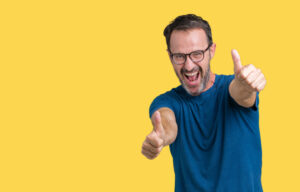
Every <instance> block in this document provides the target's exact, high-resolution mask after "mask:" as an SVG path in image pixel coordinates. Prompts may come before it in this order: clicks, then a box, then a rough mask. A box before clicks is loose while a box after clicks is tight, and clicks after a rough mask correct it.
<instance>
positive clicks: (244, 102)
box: [229, 79, 257, 108]
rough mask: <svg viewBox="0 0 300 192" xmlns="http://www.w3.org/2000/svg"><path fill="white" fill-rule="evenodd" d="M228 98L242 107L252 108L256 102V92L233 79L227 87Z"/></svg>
mask: <svg viewBox="0 0 300 192" xmlns="http://www.w3.org/2000/svg"><path fill="white" fill-rule="evenodd" d="M229 93H230V96H231V97H232V98H233V99H234V100H235V101H236V102H237V103H238V104H239V105H241V106H243V107H246V108H248V107H252V106H253V105H254V104H255V100H256V93H257V92H256V91H253V90H250V91H249V88H247V86H245V85H243V84H241V83H239V82H237V80H236V79H233V80H232V81H231V83H230V85H229Z"/></svg>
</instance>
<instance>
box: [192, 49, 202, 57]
mask: <svg viewBox="0 0 300 192" xmlns="http://www.w3.org/2000/svg"><path fill="white" fill-rule="evenodd" d="M191 56H192V57H193V58H195V59H199V58H202V56H203V54H202V52H198V51H197V52H193V53H192V54H191Z"/></svg>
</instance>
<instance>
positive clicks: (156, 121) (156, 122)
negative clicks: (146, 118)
mask: <svg viewBox="0 0 300 192" xmlns="http://www.w3.org/2000/svg"><path fill="white" fill-rule="evenodd" d="M153 115H154V118H153V127H154V130H155V132H156V133H157V135H158V136H159V137H162V136H163V134H164V128H163V125H162V122H161V116H160V112H159V111H155V113H154V114H153Z"/></svg>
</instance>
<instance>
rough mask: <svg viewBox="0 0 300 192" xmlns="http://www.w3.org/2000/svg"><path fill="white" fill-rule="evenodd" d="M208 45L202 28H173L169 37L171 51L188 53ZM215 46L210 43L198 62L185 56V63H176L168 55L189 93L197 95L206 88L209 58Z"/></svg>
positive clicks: (212, 54)
mask: <svg viewBox="0 0 300 192" xmlns="http://www.w3.org/2000/svg"><path fill="white" fill-rule="evenodd" d="M208 45H209V44H208V40H207V37H206V33H205V31H204V30H202V29H190V30H187V31H183V30H174V31H173V32H172V34H171V38H170V51H171V52H172V53H185V54H188V53H191V52H193V51H197V50H205V49H206V48H207V47H208ZM215 47H216V45H215V44H212V45H211V47H210V48H209V50H207V51H206V52H205V53H204V59H203V60H202V61H200V62H198V63H194V62H193V61H192V60H191V59H190V58H189V56H187V57H186V61H185V63H183V64H179V65H178V64H175V63H174V62H173V60H172V58H171V57H170V59H171V62H172V64H173V67H174V70H175V73H176V75H177V77H178V78H179V81H180V82H181V84H182V86H183V87H184V88H185V90H186V91H187V92H188V93H189V94H190V95H193V96H196V95H199V94H200V93H201V92H202V91H203V90H204V89H205V88H206V85H207V82H208V80H209V75H210V60H211V59H212V57H213V56H214V53H215ZM169 56H170V52H169Z"/></svg>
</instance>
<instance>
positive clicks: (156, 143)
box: [146, 131, 163, 148]
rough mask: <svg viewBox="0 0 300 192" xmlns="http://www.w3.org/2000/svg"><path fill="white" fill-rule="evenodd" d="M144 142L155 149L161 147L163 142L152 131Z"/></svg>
mask: <svg viewBox="0 0 300 192" xmlns="http://www.w3.org/2000/svg"><path fill="white" fill-rule="evenodd" d="M146 142H148V143H150V144H151V145H152V146H153V147H156V148H158V147H161V146H162V145H163V140H162V139H161V138H159V137H158V135H157V133H156V132H155V131H152V132H151V133H150V134H149V135H147V137H146Z"/></svg>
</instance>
